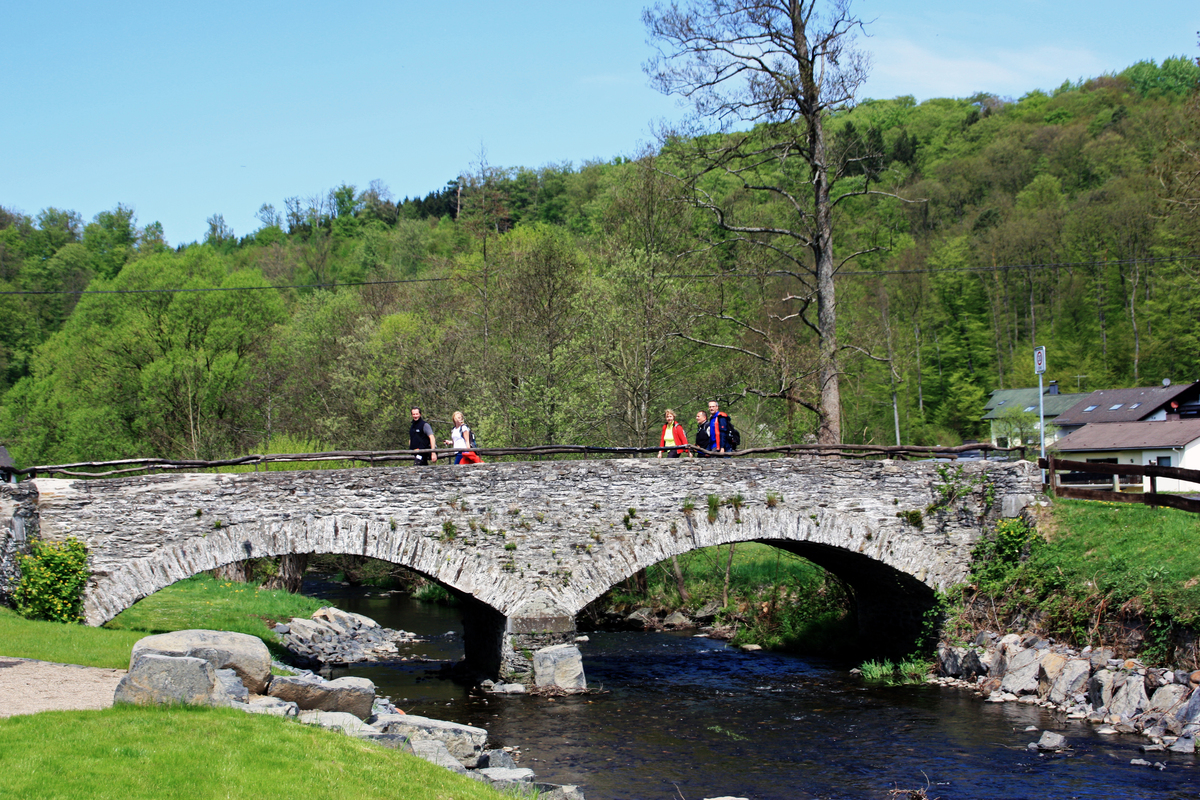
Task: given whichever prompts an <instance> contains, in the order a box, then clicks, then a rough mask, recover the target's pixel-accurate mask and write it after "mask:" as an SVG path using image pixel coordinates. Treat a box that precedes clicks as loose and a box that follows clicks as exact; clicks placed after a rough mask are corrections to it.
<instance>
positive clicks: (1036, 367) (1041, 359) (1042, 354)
mask: <svg viewBox="0 0 1200 800" xmlns="http://www.w3.org/2000/svg"><path fill="white" fill-rule="evenodd" d="M1033 371H1034V372H1036V373H1037V376H1038V435H1039V436H1040V437H1041V441H1042V458H1045V457H1046V406H1045V404H1044V403H1043V402H1042V397H1043V396H1044V394H1045V390H1044V389H1042V374H1043V373H1044V372H1045V371H1046V348H1045V347H1035V348H1034V349H1033ZM1042 482H1043V483H1045V482H1046V479H1045V477H1044V473H1043V478H1042Z"/></svg>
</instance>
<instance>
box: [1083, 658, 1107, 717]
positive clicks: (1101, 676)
mask: <svg viewBox="0 0 1200 800" xmlns="http://www.w3.org/2000/svg"><path fill="white" fill-rule="evenodd" d="M1091 663H1092V664H1093V665H1094V664H1095V663H1096V660H1095V659H1094V658H1093V659H1092V660H1091ZM1112 697H1113V673H1112V671H1111V670H1108V669H1100V670H1097V671H1096V672H1095V673H1094V674H1093V675H1092V679H1091V680H1090V681H1088V702H1089V703H1091V704H1092V708H1095V709H1097V710H1099V709H1102V708H1108V705H1109V703H1111V702H1112Z"/></svg>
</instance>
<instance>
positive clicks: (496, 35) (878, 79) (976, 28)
mask: <svg viewBox="0 0 1200 800" xmlns="http://www.w3.org/2000/svg"><path fill="white" fill-rule="evenodd" d="M645 4H646V3H645V2H644V0H607V2H586V3H585V2H579V1H578V0H555V1H554V2H541V1H540V0H539V1H538V2H515V3H497V2H478V1H477V0H458V2H456V3H448V4H446V5H439V4H435V3H430V2H428V1H427V0H425V1H423V2H413V1H412V0H394V1H393V2H390V3H383V2H377V0H358V1H357V2H355V1H354V0H351V1H350V2H346V3H340V4H330V3H313V2H308V0H294V1H293V2H289V3H284V2H264V0H240V2H227V1H226V0H209V2H207V3H186V4H185V3H170V2H167V3H164V2H162V1H161V0H156V1H155V2H144V1H141V0H129V1H125V0H116V1H115V2H109V3H97V2H82V1H81V0H60V2H54V3H50V2H24V3H15V2H12V3H8V4H7V6H6V7H5V10H4V26H3V27H4V43H3V45H2V46H0V74H3V75H4V78H5V81H4V84H5V87H4V92H3V93H2V94H0V108H3V116H2V117H0V153H2V154H3V155H2V156H0V205H3V206H5V207H7V208H10V209H15V210H18V211H23V212H25V213H27V214H36V213H37V212H38V211H40V210H41V209H43V208H46V207H48V206H55V207H57V208H64V209H71V210H74V211H78V212H79V213H80V214H82V215H83V217H84V219H85V221H90V220H91V219H92V217H93V216H95V214H97V213H98V212H100V211H104V210H107V209H111V208H113V207H115V206H116V205H117V203H124V204H125V205H127V206H130V207H132V208H133V209H134V210H135V211H136V213H137V221H138V223H139V224H142V225H144V224H146V223H149V222H153V221H156V220H157V221H160V222H162V223H163V226H164V228H165V233H166V237H167V240H168V242H170V243H171V244H179V243H181V242H189V241H193V240H197V239H201V238H203V236H204V233H205V231H206V230H207V225H206V223H205V220H206V219H207V218H208V217H209V216H210V215H212V214H214V213H221V214H223V215H224V217H225V220H226V222H227V223H228V224H229V225H231V226H232V227H233V229H234V231H235V233H237V234H238V235H244V234H246V233H250V232H251V231H253V230H255V229H256V228H258V227H259V224H258V222H257V221H256V220H255V219H254V214H255V212H257V211H258V209H259V207H260V206H261V205H262V204H263V203H271V204H273V205H274V206H275V207H276V208H277V209H279V210H280V211H282V209H283V201H284V198H286V197H289V196H301V197H305V196H310V195H314V194H319V193H320V194H323V193H325V192H327V191H328V190H329V189H331V188H333V187H335V186H338V185H340V184H341V183H343V182H345V183H350V184H353V185H355V186H358V187H359V188H363V187H365V186H366V185H367V184H368V183H369V182H370V181H371V180H373V179H380V180H382V181H383V182H384V183H385V184H386V185H387V186H388V187H389V188H390V189H391V190H392V192H393V193H394V194H395V195H396V197H397V199H399V198H401V197H404V196H406V195H408V196H417V195H424V194H425V193H427V192H429V191H431V190H434V189H438V188H440V187H441V186H443V185H444V184H445V182H446V181H447V180H449V179H451V178H453V177H454V176H455V175H457V174H458V173H460V172H462V171H465V170H468V169H470V167H471V165H472V164H473V163H475V162H477V161H478V160H479V157H480V155H481V153H482V154H485V155H486V158H487V161H488V162H489V163H491V164H493V165H497V166H529V167H538V166H542V165H545V164H550V163H562V162H571V163H574V164H576V165H578V164H580V163H581V162H583V161H585V160H588V159H603V160H608V159H611V158H612V157H614V156H618V155H630V154H632V153H634V152H635V151H636V150H637V149H638V146H639V144H641V143H645V142H647V141H649V140H650V138H651V123H652V122H654V121H655V120H661V119H674V118H677V117H679V116H681V114H682V112H681V110H680V109H679V107H678V105H677V104H676V103H675V101H674V100H673V99H671V98H666V97H663V96H661V95H658V94H657V93H656V92H654V91H653V90H652V89H651V88H649V86H648V85H647V81H646V78H645V76H644V75H643V74H642V71H641V65H642V63H643V62H644V61H645V60H646V58H647V57H648V56H649V55H650V53H651V50H650V47H649V46H648V45H647V44H646V34H645V31H644V29H643V27H642V23H641V10H642V8H643V6H644V5H645ZM853 8H854V11H855V12H856V13H858V14H859V15H860V16H861V17H862V18H863V19H864V20H867V21H869V22H870V24H869V26H868V29H867V30H868V34H869V37H867V38H865V39H863V41H862V46H863V47H864V49H866V50H867V51H869V52H870V53H871V54H872V58H873V61H874V67H873V70H872V77H871V79H870V81H869V82H868V83H867V85H866V86H865V89H864V92H863V96H864V97H876V98H886V97H894V96H897V95H902V94H911V95H915V96H916V97H917V99H918V100H924V99H927V98H930V97H966V96H970V95H972V94H974V93H975V92H977V91H987V92H992V93H994V94H998V95H1001V96H1010V97H1019V96H1021V95H1023V94H1025V93H1026V92H1028V91H1030V90H1032V89H1053V88H1054V87H1056V86H1058V85H1060V84H1061V83H1062V82H1063V81H1064V80H1066V79H1071V80H1075V79H1078V78H1081V77H1091V76H1095V75H1099V74H1102V73H1105V72H1116V71H1120V70H1121V69H1124V68H1125V67H1127V66H1129V65H1130V64H1132V63H1134V62H1136V61H1139V60H1142V59H1154V60H1155V61H1162V60H1163V59H1164V58H1167V57H1169V56H1173V55H1186V56H1195V55H1197V52H1198V51H1197V31H1198V30H1200V2H1197V0H1150V2H1147V3H1144V4H1142V5H1141V6H1140V7H1139V8H1138V10H1137V11H1136V12H1135V11H1133V10H1132V8H1133V7H1132V6H1131V4H1129V3H1127V2H1120V3H1118V2H1116V0H1088V2H1083V0H1012V2H1009V3H1005V4H994V3H988V4H980V5H978V6H975V7H971V8H968V4H964V3H961V2H946V0H922V2H916V1H915V0H890V1H889V0H856V2H855V4H854V6H853Z"/></svg>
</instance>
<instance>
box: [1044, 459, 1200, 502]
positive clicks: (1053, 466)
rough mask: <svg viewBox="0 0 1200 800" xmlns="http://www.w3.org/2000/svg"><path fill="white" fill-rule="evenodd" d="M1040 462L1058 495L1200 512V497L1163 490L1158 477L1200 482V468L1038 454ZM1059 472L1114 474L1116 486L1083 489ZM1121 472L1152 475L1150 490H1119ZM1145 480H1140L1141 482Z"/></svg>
mask: <svg viewBox="0 0 1200 800" xmlns="http://www.w3.org/2000/svg"><path fill="white" fill-rule="evenodd" d="M1038 466H1039V467H1041V468H1042V469H1044V470H1047V471H1048V472H1049V487H1050V490H1051V492H1053V494H1054V496H1055V497H1070V498H1074V499H1076V500H1106V501H1108V502H1110V503H1142V504H1144V505H1148V506H1167V507H1169V508H1178V509H1180V510H1183V511H1191V512H1193V513H1196V514H1200V500H1193V499H1191V498H1189V497H1181V496H1180V495H1177V494H1161V493H1159V491H1158V479H1159V478H1175V479H1177V480H1181V481H1187V482H1189V483H1195V484H1200V470H1195V469H1183V468H1181V467H1160V466H1158V465H1156V464H1101V463H1097V462H1094V461H1066V460H1064V459H1061V458H1055V457H1054V456H1050V457H1048V458H1039V459H1038ZM1059 472H1084V473H1092V474H1096V475H1111V476H1112V477H1113V487H1114V488H1113V489H1082V488H1079V487H1076V486H1066V485H1064V484H1063V483H1062V482H1061V481H1059V478H1058V473H1059ZM1121 476H1134V477H1142V478H1149V479H1150V491H1148V492H1122V491H1120V490H1119V487H1120V482H1119V479H1120V477H1121ZM1141 483H1142V482H1139V484H1138V485H1139V486H1140V485H1141Z"/></svg>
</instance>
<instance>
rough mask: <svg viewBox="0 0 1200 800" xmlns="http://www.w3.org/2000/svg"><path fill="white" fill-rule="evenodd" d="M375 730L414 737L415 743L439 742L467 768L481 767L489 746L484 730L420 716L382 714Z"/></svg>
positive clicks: (376, 721)
mask: <svg viewBox="0 0 1200 800" xmlns="http://www.w3.org/2000/svg"><path fill="white" fill-rule="evenodd" d="M375 727H377V728H379V729H380V730H382V731H383V732H385V733H400V734H405V735H408V736H411V737H412V740H413V741H414V742H418V741H425V740H434V741H439V742H441V743H442V744H444V745H446V748H447V749H448V750H449V751H450V754H451V755H453V756H454V757H455V758H456V759H458V761H459V762H460V763H461V764H463V765H464V766H467V767H474V766H476V765H477V764H478V763H479V757H480V755H482V754H483V747H484V745H485V744H487V731H485V730H484V729H483V728H476V727H473V726H471V725H459V724H457V723H454V722H445V721H443V720H440V719H430V718H429V717H421V716H417V715H416V714H381V715H380V716H378V717H376V718H375Z"/></svg>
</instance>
